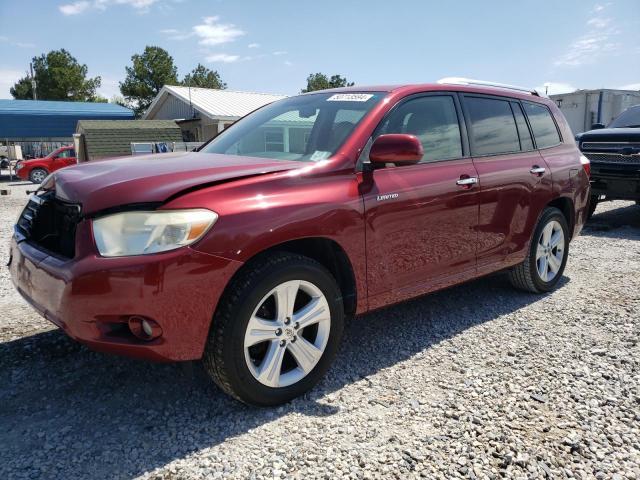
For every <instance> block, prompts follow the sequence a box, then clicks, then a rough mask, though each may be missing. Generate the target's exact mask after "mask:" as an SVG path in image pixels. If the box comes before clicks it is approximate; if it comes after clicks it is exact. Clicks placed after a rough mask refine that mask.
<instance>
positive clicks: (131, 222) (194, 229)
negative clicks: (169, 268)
mask: <svg viewBox="0 0 640 480" xmlns="http://www.w3.org/2000/svg"><path fill="white" fill-rule="evenodd" d="M217 219H218V214H217V213H215V212H212V211H211V210H204V209H202V210H156V211H153V212H125V213H116V214H113V215H107V216H105V217H101V218H98V219H96V220H94V221H93V238H94V239H95V241H96V245H97V246H98V251H99V252H100V255H102V256H104V257H124V256H127V255H143V254H147V253H158V252H166V251H167V250H173V249H175V248H179V247H182V246H185V245H190V244H192V243H193V242H195V241H196V240H198V239H200V238H202V236H203V235H204V234H205V233H207V231H208V230H209V229H210V228H211V226H212V225H213V224H214V223H215V222H216V220H217Z"/></svg>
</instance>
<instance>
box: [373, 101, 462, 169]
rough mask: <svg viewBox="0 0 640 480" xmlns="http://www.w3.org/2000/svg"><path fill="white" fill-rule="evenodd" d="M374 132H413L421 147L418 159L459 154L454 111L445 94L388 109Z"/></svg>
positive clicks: (449, 156) (432, 158)
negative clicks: (389, 112) (421, 151)
mask: <svg viewBox="0 0 640 480" xmlns="http://www.w3.org/2000/svg"><path fill="white" fill-rule="evenodd" d="M376 133H377V135H383V134H388V133H408V134H411V135H415V136H416V137H418V138H419V139H420V142H422V146H423V148H424V155H423V157H422V160H421V162H434V161H438V160H448V159H452V158H460V157H462V140H461V137H460V125H459V124H458V115H457V113H456V107H455V103H454V101H453V98H452V97H451V96H448V95H437V96H427V97H419V98H414V99H412V100H408V101H407V102H405V103H403V104H401V105H399V106H398V107H397V108H396V109H394V110H393V111H392V112H391V114H390V115H389V117H388V118H387V119H386V120H385V121H384V122H383V124H382V125H381V126H380V128H379V129H378V131H377V132H376ZM377 135H376V136H377Z"/></svg>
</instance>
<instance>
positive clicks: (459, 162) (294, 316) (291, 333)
mask: <svg viewBox="0 0 640 480" xmlns="http://www.w3.org/2000/svg"><path fill="white" fill-rule="evenodd" d="M588 176H589V163H588V161H586V159H584V158H583V157H581V154H580V152H579V151H578V149H577V147H576V144H575V142H574V140H573V134H572V133H571V131H570V129H569V126H568V125H567V122H566V121H565V119H564V117H563V116H562V114H561V113H560V111H559V110H558V108H557V107H556V105H555V104H554V102H552V101H550V100H548V99H546V98H542V97H540V96H538V95H537V94H536V93H535V92H533V93H532V92H529V91H523V90H520V89H517V88H515V87H507V86H484V85H478V84H475V83H474V82H472V81H466V82H462V81H456V82H454V81H451V82H450V83H446V82H445V83H439V84H426V85H409V86H400V87H373V88H359V87H357V88H356V87H352V88H346V89H338V90H329V91H321V92H315V93H309V94H305V95H300V96H296V97H291V98H287V99H283V100H280V101H278V102H275V103H272V104H270V105H268V106H265V107H263V108H261V109H259V110H257V111H255V112H253V113H252V114H250V115H248V116H247V117H245V118H243V119H242V120H240V121H238V122H237V123H236V124H234V125H233V126H232V127H230V128H229V129H226V130H225V131H224V132H222V133H221V134H220V135H219V136H217V137H216V138H215V139H214V140H212V141H211V142H210V143H209V144H207V145H206V146H205V147H204V148H203V149H202V150H201V151H199V152H194V153H169V154H163V155H158V156H157V157H153V156H149V157H148V158H146V159H143V158H140V157H136V158H130V159H119V160H113V161H110V162H96V163H86V164H81V165H78V166H75V167H72V168H67V169H65V170H63V171H61V172H57V173H56V174H55V175H52V176H51V177H50V178H49V179H48V180H47V181H46V182H45V184H43V185H42V188H41V189H40V191H39V192H38V193H37V195H35V196H33V197H32V198H31V199H30V201H29V203H28V205H27V207H26V208H25V210H24V212H23V213H22V216H21V217H20V219H19V221H18V223H17V225H16V227H15V235H14V237H13V240H12V243H11V260H10V269H11V275H12V278H13V282H14V283H15V286H16V287H17V289H18V291H19V292H20V293H21V294H22V295H23V296H24V297H25V298H26V299H27V300H28V301H29V302H30V303H31V304H32V305H33V307H34V308H35V309H37V310H38V311H39V312H40V313H41V314H42V315H44V316H45V317H46V318H47V319H49V320H50V321H52V322H53V323H55V324H56V325H58V326H60V327H61V328H62V329H64V331H65V332H67V333H68V334H69V335H70V336H71V337H73V338H75V339H77V340H78V341H80V342H82V343H84V344H86V345H88V346H89V347H90V348H93V349H95V350H100V351H103V352H111V353H117V354H122V355H128V356H131V357H138V358H144V359H152V360H161V361H184V360H195V359H202V360H203V362H204V365H205V367H206V369H207V370H208V372H209V373H210V375H211V377H212V379H213V380H214V381H215V382H216V383H217V384H218V385H219V386H220V387H221V388H222V389H223V390H224V391H226V392H228V393H229V394H231V395H233V396H234V397H236V398H238V399H240V400H242V401H244V402H247V403H250V404H256V405H274V404H279V403H282V402H286V401H288V400H290V399H292V398H294V397H296V396H298V395H300V394H302V393H304V392H305V391H307V390H309V389H310V388H312V386H313V385H314V384H315V383H316V382H318V381H319V379H320V378H321V377H322V376H323V374H324V373H325V372H326V371H327V369H328V368H329V365H330V363H331V361H332V359H333V358H334V355H335V354H336V350H337V348H338V345H339V342H340V337H341V334H342V330H343V324H344V321H345V318H348V317H352V316H354V315H358V314H362V313H365V312H369V311H371V310H374V309H377V308H380V307H384V306H387V305H391V304H394V303H397V302H400V301H403V300H406V299H409V298H413V297H416V296H419V295H423V294H425V293H429V292H432V291H434V290H439V289H442V288H446V287H448V286H451V285H454V284H458V283H461V282H464V281H467V280H470V279H474V278H477V277H480V276H483V275H487V274H489V273H492V272H496V271H499V270H506V271H508V272H509V275H510V278H511V281H512V282H513V284H514V285H515V286H516V287H517V288H519V289H522V290H526V291H529V292H548V291H550V290H552V289H553V288H554V287H556V285H557V284H558V281H559V280H560V278H561V277H562V274H563V270H564V268H565V264H566V262H567V256H568V253H569V241H570V240H571V239H572V238H573V237H575V236H576V235H578V233H579V232H580V230H581V228H582V226H583V223H584V221H585V215H586V212H587V204H588V200H589V178H588Z"/></svg>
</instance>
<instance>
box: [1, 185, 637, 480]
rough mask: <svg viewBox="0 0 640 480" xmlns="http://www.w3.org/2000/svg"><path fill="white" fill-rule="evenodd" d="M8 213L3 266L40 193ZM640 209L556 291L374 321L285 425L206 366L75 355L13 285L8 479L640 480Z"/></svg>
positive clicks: (588, 251) (487, 289)
mask: <svg viewBox="0 0 640 480" xmlns="http://www.w3.org/2000/svg"><path fill="white" fill-rule="evenodd" d="M7 185H8V184H7V183H3V184H0V188H11V190H12V192H11V195H9V196H2V197H0V244H2V245H5V247H0V262H2V264H3V265H4V264H5V263H6V260H7V248H6V244H7V242H8V239H9V236H10V234H11V223H12V222H13V221H14V220H15V217H16V216H17V214H18V213H19V209H20V207H21V205H23V204H24V203H25V201H26V196H25V195H24V193H23V192H24V190H25V189H26V188H32V187H26V186H16V185H15V184H11V185H10V186H8V187H7ZM639 292H640V207H636V206H635V205H632V204H631V203H628V202H612V203H606V204H603V205H601V206H600V207H599V208H598V211H597V212H596V215H595V216H594V219H593V222H592V224H591V225H589V226H588V227H587V228H586V229H585V231H584V232H583V234H582V235H581V236H580V237H579V238H577V239H576V240H575V241H574V242H573V243H572V244H571V253H570V258H569V263H568V266H567V269H566V272H565V277H564V278H563V280H562V283H561V285H560V287H559V288H558V290H557V291H556V292H554V293H552V294H549V295H543V296H536V295H529V294H523V293H519V292H516V291H514V290H513V289H512V288H511V287H510V286H509V284H508V282H507V280H506V279H505V276H504V275H494V276H491V277H489V278H485V279H482V280H479V281H476V282H472V283H469V284H466V285H463V286H459V287H456V288H452V289H449V290H446V291H443V292H439V293H436V294H433V295H430V296H427V297H424V298H421V299H418V300H414V301H411V302H408V303H405V304H402V305H400V306H396V307H393V308H388V309H386V310H383V311H378V312H376V313H373V314H370V315H366V316H364V317H362V318H358V319H356V320H354V321H352V322H351V323H350V324H349V325H348V327H347V328H346V332H345V338H344V342H343V347H342V350H341V353H340V354H339V356H338V358H337V360H336V362H335V366H334V367H333V368H332V369H331V370H330V372H329V374H328V376H327V377H326V379H325V380H324V381H323V382H322V383H321V384H320V385H319V386H318V387H317V388H315V389H314V390H313V391H312V392H311V393H310V394H308V395H307V396H306V397H304V398H300V399H297V400H295V401H293V402H291V403H290V404H288V405H286V406H283V407H280V408H277V409H255V408H249V407H246V406H243V405H241V404H239V403H237V402H235V401H233V400H230V399H229V398H227V397H226V396H225V395H223V394H222V393H221V392H220V391H218V390H217V389H216V388H215V387H212V386H208V385H207V384H206V383H205V382H204V381H203V380H204V378H203V376H204V374H203V372H202V371H201V370H200V368H199V367H198V365H197V364H187V365H186V366H185V365H156V364H150V363H142V362H137V361H131V360H127V359H122V358H117V357H112V356H106V355H102V354H98V353H93V352H91V351H89V350H87V349H86V348H84V347H81V346H78V345H76V344H74V343H73V342H71V341H69V340H67V339H66V338H65V336H64V335H62V334H61V333H60V332H59V331H57V330H55V329H54V328H52V325H50V324H49V323H48V322H46V321H45V320H44V319H42V318H40V317H39V316H38V315H36V314H35V313H34V312H33V311H32V310H31V308H30V307H28V306H27V304H26V303H25V302H24V301H23V300H22V299H20V298H19V296H18V295H17V294H16V293H15V292H14V290H13V288H12V286H11V282H10V280H9V277H8V273H7V269H6V268H5V267H4V266H3V267H2V268H1V269H0V295H1V297H0V312H1V313H2V316H1V320H0V405H1V408H0V426H1V428H0V446H1V448H0V478H3V479H4V478H92V479H99V478H132V477H141V478H152V479H182V478H184V479H186V478H221V477H225V478H227V477H228V478H247V477H249V478H279V477H286V478H301V479H306V478H344V477H350V478H403V479H404V478H416V477H427V478H458V477H459V478H497V477H510V478H545V477H546V478H598V479H605V478H607V479H609V478H611V479H624V478H627V479H640V361H639V359H640V356H639V353H640V352H639V346H638V342H639V338H640V316H639V315H638V312H639V311H640V294H639Z"/></svg>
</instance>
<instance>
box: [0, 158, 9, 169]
mask: <svg viewBox="0 0 640 480" xmlns="http://www.w3.org/2000/svg"><path fill="white" fill-rule="evenodd" d="M0 168H9V159H8V158H7V157H0Z"/></svg>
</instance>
